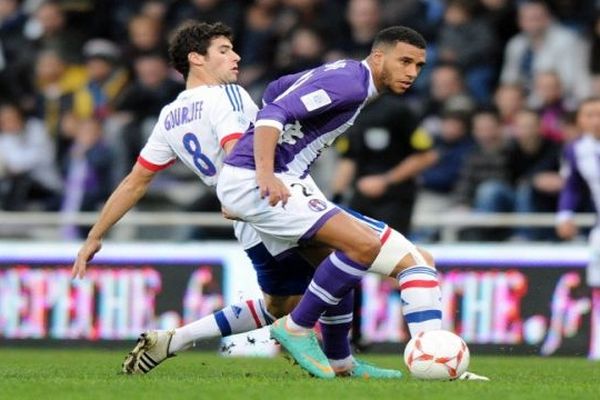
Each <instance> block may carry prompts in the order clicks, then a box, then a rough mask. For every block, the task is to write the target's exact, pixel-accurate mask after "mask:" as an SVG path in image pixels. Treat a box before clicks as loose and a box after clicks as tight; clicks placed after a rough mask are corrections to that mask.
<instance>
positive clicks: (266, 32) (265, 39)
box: [237, 0, 280, 99]
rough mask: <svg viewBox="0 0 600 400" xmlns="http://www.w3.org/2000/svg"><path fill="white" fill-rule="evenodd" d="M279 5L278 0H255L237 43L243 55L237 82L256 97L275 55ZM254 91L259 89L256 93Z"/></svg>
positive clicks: (264, 82)
mask: <svg viewBox="0 0 600 400" xmlns="http://www.w3.org/2000/svg"><path fill="white" fill-rule="evenodd" d="M279 5H280V4H279V0H258V1H255V2H253V4H251V5H250V6H249V8H248V11H247V12H246V19H245V24H244V30H243V31H242V34H241V35H240V40H239V41H238V43H239V44H238V45H237V48H238V49H240V56H241V57H242V59H241V61H240V63H241V64H240V74H239V76H238V83H239V84H240V85H241V86H243V87H245V88H246V89H247V90H248V91H249V92H250V94H251V95H252V96H253V97H255V98H257V99H260V97H261V95H262V91H263V89H264V87H263V86H266V84H267V82H266V81H267V79H268V73H269V68H270V67H271V65H272V63H273V59H274V52H275V50H274V48H275V46H276V37H275V26H274V25H275V17H276V16H277V13H278V10H279ZM255 85H256V86H259V87H256V86H255ZM255 92H260V93H257V94H256V95H255Z"/></svg>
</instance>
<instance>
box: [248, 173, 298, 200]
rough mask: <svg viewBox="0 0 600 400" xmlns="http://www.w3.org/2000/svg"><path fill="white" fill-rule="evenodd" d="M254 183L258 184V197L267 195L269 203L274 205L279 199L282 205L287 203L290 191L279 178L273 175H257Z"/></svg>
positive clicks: (262, 197)
mask: <svg viewBox="0 0 600 400" xmlns="http://www.w3.org/2000/svg"><path fill="white" fill-rule="evenodd" d="M256 183H257V184H258V190H259V191H260V198H261V199H264V198H265V197H267V198H268V199H269V205H271V206H273V207H274V206H276V205H277V204H278V203H279V202H280V201H281V204H282V205H283V206H285V205H286V204H287V201H288V198H289V197H290V196H291V193H290V191H289V189H288V188H287V186H285V185H284V184H283V182H282V181H281V179H279V178H277V177H276V176H275V175H267V176H257V177H256Z"/></svg>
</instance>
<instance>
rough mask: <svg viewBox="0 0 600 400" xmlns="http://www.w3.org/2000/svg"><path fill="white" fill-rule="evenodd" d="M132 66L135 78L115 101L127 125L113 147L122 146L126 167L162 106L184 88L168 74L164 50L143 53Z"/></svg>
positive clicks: (116, 107) (147, 134) (142, 142)
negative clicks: (162, 52) (161, 51)
mask: <svg viewBox="0 0 600 400" xmlns="http://www.w3.org/2000/svg"><path fill="white" fill-rule="evenodd" d="M133 65H134V71H135V77H136V79H135V81H134V82H133V83H132V84H131V85H130V86H128V87H127V88H126V89H125V90H124V92H123V94H122V95H121V96H120V97H119V99H118V100H117V102H116V104H115V109H116V110H117V111H118V113H119V117H120V120H121V123H122V124H123V125H124V126H123V127H122V128H121V129H120V130H119V131H120V132H119V133H118V137H116V138H113V140H114V141H116V143H113V146H115V147H118V148H121V147H123V153H124V157H125V158H124V159H123V160H120V161H121V163H122V164H124V165H123V166H125V167H126V169H128V168H129V166H130V165H133V163H134V162H135V159H136V157H137V155H138V154H139V152H140V149H141V148H142V145H143V144H144V143H145V142H146V139H147V138H148V136H149V135H150V133H151V132H150V131H151V129H152V126H153V125H154V123H155V122H156V119H157V118H158V115H159V113H160V110H161V109H162V107H163V106H165V105H166V104H168V103H170V102H171V101H172V100H173V99H174V98H175V97H177V95H178V94H179V92H181V91H182V90H183V89H184V87H183V85H182V84H181V83H180V82H178V81H175V80H173V79H172V78H171V77H170V76H169V65H168V61H167V59H166V57H165V56H164V55H163V54H161V53H156V52H150V53H146V54H140V55H139V56H138V57H137V58H136V59H135V60H134V62H133Z"/></svg>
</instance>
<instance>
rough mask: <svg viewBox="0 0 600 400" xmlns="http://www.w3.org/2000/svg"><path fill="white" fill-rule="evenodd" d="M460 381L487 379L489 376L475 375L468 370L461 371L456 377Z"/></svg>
mask: <svg viewBox="0 0 600 400" xmlns="http://www.w3.org/2000/svg"><path fill="white" fill-rule="evenodd" d="M458 379H459V380H461V381H489V380H490V378H488V377H487V376H483V375H477V374H474V373H472V372H469V371H465V372H463V374H462V375H461V376H459V377H458Z"/></svg>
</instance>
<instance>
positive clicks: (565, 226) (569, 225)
mask: <svg viewBox="0 0 600 400" xmlns="http://www.w3.org/2000/svg"><path fill="white" fill-rule="evenodd" d="M577 231H578V230H577V225H575V222H573V221H572V220H570V219H568V220H565V221H562V222H559V223H558V225H556V234H557V235H558V237H559V238H561V239H563V240H571V239H573V238H574V237H575V236H577Z"/></svg>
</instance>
